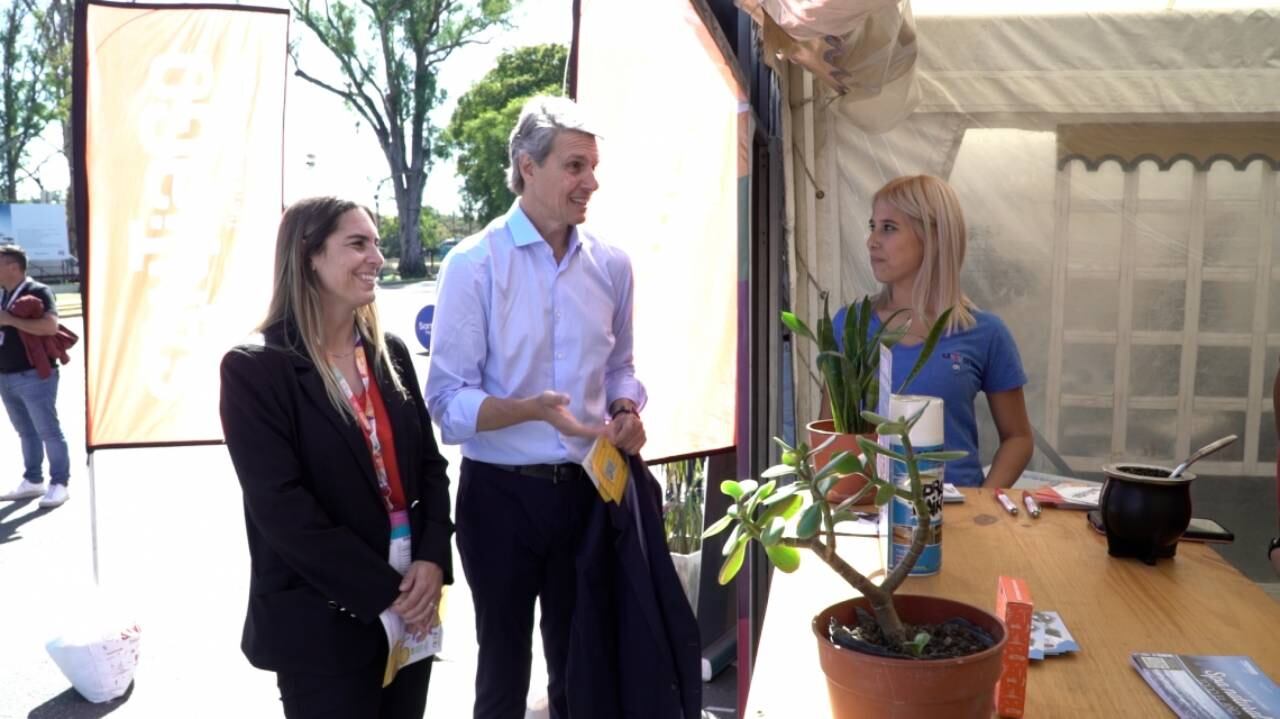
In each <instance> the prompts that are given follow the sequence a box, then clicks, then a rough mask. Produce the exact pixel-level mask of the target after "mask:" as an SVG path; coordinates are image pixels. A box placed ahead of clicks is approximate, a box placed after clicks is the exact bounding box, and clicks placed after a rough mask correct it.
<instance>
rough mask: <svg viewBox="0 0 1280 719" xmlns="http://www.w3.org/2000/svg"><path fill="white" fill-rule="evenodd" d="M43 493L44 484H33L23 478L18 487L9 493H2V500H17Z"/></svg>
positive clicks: (0, 498)
mask: <svg viewBox="0 0 1280 719" xmlns="http://www.w3.org/2000/svg"><path fill="white" fill-rule="evenodd" d="M43 494H44V485H43V484H32V483H31V482H28V481H27V480H25V479H24V480H22V484H19V485H18V488H17V489H15V490H13V491H12V492H10V493H8V494H5V495H0V502H16V501H18V500H20V499H31V498H32V497H39V496H42V495H43Z"/></svg>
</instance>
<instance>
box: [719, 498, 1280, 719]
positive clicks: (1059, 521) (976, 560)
mask: <svg viewBox="0 0 1280 719" xmlns="http://www.w3.org/2000/svg"><path fill="white" fill-rule="evenodd" d="M964 493H965V495H966V500H967V501H966V502H964V503H962V504H948V505H946V507H945V509H944V510H943V542H942V572H941V573H940V574H938V575H935V576H932V577H921V578H911V579H908V580H907V581H906V582H904V583H903V585H902V588H901V589H899V593H910V594H928V595H936V596H946V597H949V598H951V599H956V600H959V601H963V602H967V603H969V604H973V605H975V606H978V607H981V608H983V609H985V610H987V611H991V612H994V608H995V595H996V577H998V576H999V575H1001V574H1005V575H1010V576H1015V577H1022V578H1023V579H1025V580H1026V581H1027V585H1028V587H1029V588H1030V589H1031V596H1032V600H1033V601H1034V602H1035V606H1036V609H1047V610H1053V611H1057V612H1058V613H1059V614H1061V615H1062V619H1063V621H1064V622H1065V623H1066V625H1067V628H1068V629H1069V630H1070V631H1071V633H1072V635H1073V636H1074V637H1075V639H1076V641H1077V642H1078V643H1079V644H1080V651H1079V652H1075V653H1071V654H1066V655H1060V656H1055V657H1050V658H1047V659H1045V660H1044V661H1039V662H1035V661H1033V662H1031V666H1030V669H1029V671H1028V678H1027V702H1026V714H1025V716H1027V717H1033V718H1034V717H1104V716H1105V717H1163V716H1173V714H1172V712H1170V711H1169V710H1168V709H1167V708H1166V707H1165V704H1164V702H1163V701H1161V700H1160V698H1159V697H1158V696H1156V694H1155V692H1154V691H1152V690H1151V689H1150V688H1149V687H1148V686H1147V684H1146V682H1144V681H1143V680H1142V678H1141V677H1139V676H1138V673H1137V671H1135V670H1134V669H1133V667H1132V664H1131V663H1130V659H1129V655H1130V654H1131V653H1132V652H1139V651H1141V652H1172V653H1176V654H1244V655H1248V656H1250V657H1252V658H1253V660H1254V662H1255V663H1257V664H1258V666H1259V667H1261V668H1262V670H1263V671H1264V672H1266V673H1267V674H1268V675H1269V676H1270V677H1271V678H1272V679H1273V680H1280V602H1276V601H1275V600H1273V599H1271V598H1270V597H1269V596H1267V594H1266V593H1264V592H1263V591H1262V590H1261V589H1259V588H1258V586H1257V585H1256V584H1255V583H1253V582H1251V581H1249V580H1248V579H1247V578H1246V577H1244V576H1243V575H1242V574H1240V573H1239V572H1238V571H1236V570H1235V568H1233V567H1232V566H1231V565H1230V564H1228V563H1227V562H1226V561H1225V560H1223V559H1222V558H1221V557H1219V556H1218V554H1217V553H1216V552H1214V551H1213V550H1212V549H1210V548H1209V547H1208V546H1206V545H1203V544H1194V543H1187V542H1183V543H1182V544H1181V545H1179V547H1178V555H1177V557H1175V558H1173V559H1170V560H1161V561H1160V563H1159V564H1158V565H1157V566H1155V567H1150V566H1147V565H1145V564H1143V563H1141V562H1139V561H1138V560H1133V559H1113V558H1111V557H1110V556H1108V555H1107V542H1106V538H1105V537H1103V536H1102V535H1101V534H1098V533H1097V532H1095V531H1093V530H1092V529H1091V528H1089V526H1088V523H1087V522H1086V520H1085V513H1084V512H1082V511H1073V510H1055V509H1045V510H1044V512H1043V513H1042V516H1041V518H1040V519H1032V518H1030V517H1028V516H1027V515H1026V510H1025V509H1024V508H1020V511H1019V514H1018V516H1017V517H1013V516H1010V515H1009V514H1007V513H1005V511H1004V510H1003V509H1001V508H1000V506H999V505H998V504H997V503H996V501H995V499H994V498H993V496H992V494H991V492H990V491H988V490H982V489H966V490H964ZM1012 494H1013V495H1014V498H1015V500H1016V499H1017V498H1018V497H1020V493H1018V492H1014V493H1012ZM839 547H840V554H841V556H843V557H845V558H846V559H847V560H849V561H850V562H851V563H853V564H854V566H855V567H858V568H859V569H860V570H863V571H866V570H868V569H870V570H873V571H874V570H876V569H877V568H879V569H880V571H883V561H882V557H883V552H882V551H881V540H880V539H877V538H864V537H843V538H841V540H840V544H839ZM1258 551H1260V552H1261V551H1263V549H1262V548H1261V547H1260V548H1259V549H1258ZM716 569H718V568H716ZM711 571H714V569H713V570H711ZM876 576H877V577H879V576H881V575H876ZM855 594H856V593H855V592H854V591H853V590H852V589H851V588H850V587H849V586H848V585H846V584H844V583H843V582H842V581H840V579H839V577H837V576H836V574H835V573H834V572H832V571H831V570H830V569H829V568H828V567H827V566H826V565H825V564H823V563H822V561H821V560H820V559H818V558H817V557H816V556H815V555H813V554H812V553H811V552H807V551H805V552H802V554H801V565H800V569H799V570H797V571H796V572H795V573H794V574H789V575H788V574H783V573H781V572H777V571H775V572H774V573H773V584H772V587H771V589H770V593H769V600H768V606H767V608H766V611H765V618H764V628H763V630H762V632H761V635H760V648H759V653H758V655H757V658H756V665H755V675H754V677H753V678H752V681H751V690H750V696H749V701H748V704H747V711H746V712H745V714H744V715H743V716H745V717H747V718H748V719H762V718H768V719H796V718H797V717H804V719H817V718H820V717H829V716H830V708H829V706H828V704H827V692H826V680H825V678H824V677H823V676H822V672H821V669H819V667H818V652H817V647H816V646H815V640H814V638H813V635H812V633H811V632H810V630H809V622H810V620H811V619H812V618H813V616H814V615H815V614H817V613H818V611H820V610H821V609H822V608H824V607H826V606H828V605H830V604H834V603H835V602H837V601H840V600H841V599H844V598H847V597H850V596H854V595H855ZM779 677H784V678H785V680H779ZM792 684H795V685H797V686H795V687H794V688H789V687H791V685H792Z"/></svg>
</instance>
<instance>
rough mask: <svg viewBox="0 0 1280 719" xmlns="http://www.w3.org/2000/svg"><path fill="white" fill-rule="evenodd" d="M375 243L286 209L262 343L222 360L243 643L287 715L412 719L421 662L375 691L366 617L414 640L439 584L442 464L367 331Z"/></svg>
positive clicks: (357, 220)
mask: <svg viewBox="0 0 1280 719" xmlns="http://www.w3.org/2000/svg"><path fill="white" fill-rule="evenodd" d="M377 240H378V235H377V228H376V226H375V224H374V222H373V218H372V216H371V215H370V213H369V212H368V211H367V210H365V209H363V208H361V207H359V206H358V205H356V204H354V203H351V202H346V201H343V200H338V199H334V198H314V199H309V200H303V201H300V202H298V203H296V204H294V205H293V206H291V207H290V208H289V209H288V210H286V211H285V214H284V217H283V219H282V220H281V223H280V230H279V234H278V237H277V246H276V269H275V288H274V295H273V297H272V301H271V308H270V311H269V313H268V318H267V320H266V322H264V323H263V326H262V328H261V330H262V332H263V336H264V343H263V344H262V345H261V346H242V347H237V348H236V349H234V350H232V351H231V352H229V353H227V355H226V356H225V357H224V358H223V361H222V395H221V414H222V425H223V430H224V432H225V436H226V440H227V448H228V450H229V451H230V454H231V459H232V461H233V463H234V464H235V469H236V474H237V475H238V477H239V480H240V485H241V488H242V490H243V492H244V508H245V526H246V529H247V532H248V539H249V554H250V559H251V562H252V577H251V579H250V585H249V606H248V613H247V616H246V618H245V625H244V636H243V639H242V643H241V648H242V649H243V651H244V653H245V656H246V657H248V659H249V661H250V662H251V663H252V664H253V665H254V666H256V667H259V668H261V669H266V670H270V671H274V672H276V674H277V683H278V684H279V687H280V695H281V701H282V702H283V705H284V713H285V716H287V717H289V718H290V719H294V718H297V717H307V718H311V717H343V718H348V717H361V718H364V717H387V718H391V717H415V719H416V718H417V717H421V716H422V715H423V711H424V708H425V705H426V694H427V684H428V682H429V680H430V672H431V662H430V661H429V660H426V661H420V662H416V663H414V664H410V665H408V666H406V667H404V668H402V669H401V670H400V672H399V674H397V676H396V678H395V680H394V681H393V682H392V683H391V684H390V685H389V686H388V687H386V688H385V689H384V688H382V679H383V673H384V669H385V667H386V660H387V653H388V649H387V640H386V635H385V631H384V629H383V626H382V622H381V621H380V620H379V615H380V614H382V613H383V612H384V611H390V612H393V613H395V614H397V615H399V617H400V618H402V619H403V620H404V621H405V623H406V625H407V629H408V631H409V632H411V633H415V634H421V633H425V632H426V631H428V630H429V629H430V628H431V627H432V626H434V624H435V623H436V622H437V621H438V607H439V602H440V590H441V587H442V585H444V584H448V583H451V582H452V581H453V578H452V556H451V550H450V544H449V540H450V535H451V533H452V531H453V524H452V522H451V521H450V518H449V493H448V479H447V477H446V476H445V466H446V462H445V460H444V459H443V458H442V457H441V456H440V452H439V450H438V449H437V447H436V442H435V438H434V437H433V435H432V432H431V423H430V421H429V419H428V417H427V409H426V405H425V404H424V403H423V400H422V394H421V390H420V389H419V387H420V385H419V384H418V379H417V376H416V375H415V373H414V370H413V363H412V361H411V358H410V355H409V351H408V349H406V347H405V346H404V343H403V342H401V341H400V340H399V339H398V338H396V337H394V336H392V335H384V334H383V333H382V332H381V330H380V329H379V325H378V319H377V312H376V308H375V305H374V292H375V284H376V278H377V276H378V271H379V269H381V267H382V254H381V253H380V252H379V251H378V247H377ZM366 381H367V385H366ZM371 399H372V404H370V400H371ZM379 399H380V400H381V402H380V403H379V401H378V400H379ZM366 409H367V410H368V413H367V414H366V412H365V410H366ZM375 410H377V411H375ZM388 429H389V430H390V432H389V433H388V432H387V430H388ZM371 430H372V432H373V435H374V436H376V437H377V438H378V442H377V443H376V445H377V447H376V449H377V450H379V451H375V442H374V441H373V439H371V435H370V433H369V432H370V431H371ZM392 447H394V451H392ZM383 450H385V451H383ZM397 477H398V481H397ZM395 512H399V514H395ZM406 523H407V525H408V529H409V532H410V536H411V539H410V540H409V546H410V547H411V549H410V550H409V551H410V554H411V556H410V557H405V558H404V560H403V563H404V564H407V569H406V570H405V572H404V574H403V575H402V574H401V573H400V572H399V571H397V570H396V569H395V568H394V567H393V566H392V565H391V563H390V559H389V551H390V548H391V546H392V542H391V531H392V526H393V524H395V525H396V526H398V527H401V528H403V527H404V525H405V524H406Z"/></svg>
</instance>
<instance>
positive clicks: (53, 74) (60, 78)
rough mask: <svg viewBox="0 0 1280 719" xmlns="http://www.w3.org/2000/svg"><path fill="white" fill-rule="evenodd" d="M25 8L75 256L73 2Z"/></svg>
mask: <svg viewBox="0 0 1280 719" xmlns="http://www.w3.org/2000/svg"><path fill="white" fill-rule="evenodd" d="M26 6H27V9H28V11H29V12H30V13H31V16H32V18H34V20H35V24H36V31H37V33H38V37H39V43H40V52H41V54H42V55H43V57H44V64H45V85H44V89H45V92H46V94H47V102H48V112H49V118H48V119H49V120H55V119H56V120H57V121H58V123H59V124H60V125H61V126H62V155H63V158H64V159H65V161H66V163H67V177H70V178H72V180H71V182H70V184H69V185H68V187H67V190H66V201H65V205H66V208H67V235H68V239H69V240H70V246H71V252H72V254H76V255H78V253H79V249H78V248H79V245H78V243H77V241H76V213H75V203H76V183H75V179H74V178H75V176H76V168H75V154H74V152H73V151H72V149H73V147H72V141H73V140H74V138H75V132H74V130H73V128H72V127H71V61H72V60H71V54H72V40H73V37H74V35H75V4H74V2H73V0H47V2H46V4H45V6H44V7H40V6H39V5H38V4H37V0H26Z"/></svg>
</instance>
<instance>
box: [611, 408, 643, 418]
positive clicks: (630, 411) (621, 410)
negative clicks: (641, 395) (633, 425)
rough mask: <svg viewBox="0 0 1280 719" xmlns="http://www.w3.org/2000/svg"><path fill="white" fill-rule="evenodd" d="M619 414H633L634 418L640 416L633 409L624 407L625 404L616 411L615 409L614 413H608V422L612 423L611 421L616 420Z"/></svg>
mask: <svg viewBox="0 0 1280 719" xmlns="http://www.w3.org/2000/svg"><path fill="white" fill-rule="evenodd" d="M620 414H633V415H635V416H637V417H639V416H640V413H639V412H637V411H635V410H634V409H631V408H630V407H628V406H627V405H625V404H624V405H622V406H621V407H619V408H617V409H615V410H614V411H612V412H610V413H609V420H610V421H613V420H615V419H617V418H618V415H620Z"/></svg>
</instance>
